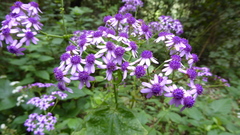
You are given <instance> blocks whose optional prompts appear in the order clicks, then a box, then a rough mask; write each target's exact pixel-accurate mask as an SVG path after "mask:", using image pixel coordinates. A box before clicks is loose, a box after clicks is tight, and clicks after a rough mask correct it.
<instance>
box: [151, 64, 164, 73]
mask: <svg viewBox="0 0 240 135" xmlns="http://www.w3.org/2000/svg"><path fill="white" fill-rule="evenodd" d="M164 64H165V63H164V62H163V63H162V64H161V65H159V66H158V67H157V68H156V69H155V70H153V72H156V71H157V70H158V69H159V68H162V67H163V65H164Z"/></svg>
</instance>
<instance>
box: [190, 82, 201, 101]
mask: <svg viewBox="0 0 240 135" xmlns="http://www.w3.org/2000/svg"><path fill="white" fill-rule="evenodd" d="M191 88H192V90H191V91H190V93H191V94H193V98H194V100H196V98H197V97H198V95H202V93H203V87H202V85H201V84H195V85H193V86H192V87H191Z"/></svg>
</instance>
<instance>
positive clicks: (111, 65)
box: [98, 57, 118, 81]
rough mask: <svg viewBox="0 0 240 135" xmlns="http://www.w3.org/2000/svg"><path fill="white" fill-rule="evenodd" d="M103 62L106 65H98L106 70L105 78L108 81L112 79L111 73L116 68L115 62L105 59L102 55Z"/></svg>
mask: <svg viewBox="0 0 240 135" xmlns="http://www.w3.org/2000/svg"><path fill="white" fill-rule="evenodd" d="M102 59H103V61H104V63H106V65H98V67H99V68H101V69H107V71H106V79H107V80H108V81H110V80H112V74H113V72H114V71H115V70H117V69H118V67H117V65H116V63H114V62H113V61H112V60H111V59H107V58H106V57H102Z"/></svg>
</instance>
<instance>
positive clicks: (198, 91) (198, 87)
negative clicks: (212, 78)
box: [196, 84, 203, 95]
mask: <svg viewBox="0 0 240 135" xmlns="http://www.w3.org/2000/svg"><path fill="white" fill-rule="evenodd" d="M196 89H197V94H198V95H201V94H202V93H203V87H202V85H200V84H196Z"/></svg>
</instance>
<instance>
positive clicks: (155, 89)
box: [151, 84, 161, 95]
mask: <svg viewBox="0 0 240 135" xmlns="http://www.w3.org/2000/svg"><path fill="white" fill-rule="evenodd" d="M151 90H152V93H153V94H154V95H157V94H159V92H160V91H161V86H160V84H153V85H152V89H151Z"/></svg>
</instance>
